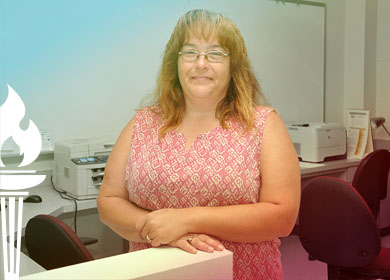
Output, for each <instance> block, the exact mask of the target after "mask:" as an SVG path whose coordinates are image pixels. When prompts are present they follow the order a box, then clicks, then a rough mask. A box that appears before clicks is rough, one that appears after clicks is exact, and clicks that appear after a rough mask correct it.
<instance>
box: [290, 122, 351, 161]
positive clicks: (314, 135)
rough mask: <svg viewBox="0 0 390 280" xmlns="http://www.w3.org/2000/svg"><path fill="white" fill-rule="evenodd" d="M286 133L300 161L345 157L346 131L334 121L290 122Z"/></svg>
mask: <svg viewBox="0 0 390 280" xmlns="http://www.w3.org/2000/svg"><path fill="white" fill-rule="evenodd" d="M287 129H288V133H289V134H290V138H291V141H292V142H293V144H294V147H295V150H296V151H297V154H298V157H299V159H300V160H301V161H307V162H323V161H326V160H335V159H343V158H346V157H347V133H346V129H345V127H344V126H343V125H340V124H336V123H290V124H287Z"/></svg>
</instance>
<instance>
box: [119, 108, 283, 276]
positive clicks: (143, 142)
mask: <svg viewBox="0 0 390 280" xmlns="http://www.w3.org/2000/svg"><path fill="white" fill-rule="evenodd" d="M272 110H273V109H271V108H269V107H262V106H259V107H257V108H256V129H253V130H251V131H250V132H248V133H246V134H244V135H242V132H243V127H242V125H240V124H239V123H238V122H237V121H234V120H229V121H228V122H227V125H228V127H229V129H224V128H223V127H222V126H219V127H216V128H215V129H213V130H211V131H209V132H207V133H202V134H200V135H199V136H198V138H197V139H196V140H195V142H194V143H193V145H192V146H191V147H190V148H189V149H188V150H187V151H185V137H184V135H182V134H181V133H179V132H176V131H170V132H168V133H167V134H166V135H165V136H164V137H163V138H162V139H161V140H160V141H159V140H158V130H159V128H161V126H162V125H163V123H162V121H161V119H160V117H159V116H158V114H156V113H154V112H153V111H152V110H151V108H150V107H146V108H143V109H141V110H139V111H138V112H137V114H136V117H135V123H134V128H133V137H132V147H131V152H130V157H129V161H128V165H127V168H126V181H127V189H128V192H129V199H130V201H132V202H133V203H135V204H137V205H138V206H140V207H142V208H144V209H148V210H157V209H162V208H186V207H194V206H210V207H215V206H222V205H234V204H249V203H256V202H258V201H259V191H260V185H261V184H260V177H261V176H260V146H261V140H262V136H263V129H264V126H265V123H266V121H267V117H268V116H269V114H270V112H271V111H272ZM221 242H222V243H223V244H224V246H225V248H226V249H228V250H230V251H232V252H233V273H234V279H235V280H244V279H248V280H255V279H267V280H273V279H282V278H283V275H282V266H281V259H280V252H279V245H280V241H279V239H277V238H276V239H274V240H271V241H266V242H258V243H238V242H229V241H226V240H221ZM146 248H150V245H149V244H146V243H134V242H130V251H136V250H141V249H146Z"/></svg>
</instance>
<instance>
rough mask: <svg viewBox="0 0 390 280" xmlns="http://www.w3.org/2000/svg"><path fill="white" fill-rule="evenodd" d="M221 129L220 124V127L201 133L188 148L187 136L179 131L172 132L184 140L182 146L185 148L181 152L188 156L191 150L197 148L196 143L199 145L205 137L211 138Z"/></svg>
mask: <svg viewBox="0 0 390 280" xmlns="http://www.w3.org/2000/svg"><path fill="white" fill-rule="evenodd" d="M220 128H222V126H221V125H220V124H219V125H218V126H216V127H214V128H212V129H210V130H209V131H206V132H202V133H199V134H198V135H197V136H196V138H195V140H194V141H193V142H192V143H191V145H190V146H188V148H187V147H186V146H187V145H186V144H187V137H186V135H185V134H184V133H183V132H179V131H177V130H172V132H173V133H174V134H176V135H177V136H178V137H180V138H182V139H183V143H182V145H184V147H181V148H182V149H181V151H182V153H183V154H188V153H189V152H190V151H191V150H193V149H194V147H195V145H196V143H197V142H198V141H200V140H201V139H203V138H204V137H207V136H210V135H211V134H213V133H215V132H216V131H217V130H219V129H220Z"/></svg>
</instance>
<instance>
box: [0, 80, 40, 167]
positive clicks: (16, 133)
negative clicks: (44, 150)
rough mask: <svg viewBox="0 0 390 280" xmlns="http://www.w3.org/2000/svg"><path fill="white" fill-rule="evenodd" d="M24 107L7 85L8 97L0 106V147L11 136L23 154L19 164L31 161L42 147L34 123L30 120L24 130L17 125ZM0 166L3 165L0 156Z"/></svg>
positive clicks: (22, 114) (23, 113)
mask: <svg viewBox="0 0 390 280" xmlns="http://www.w3.org/2000/svg"><path fill="white" fill-rule="evenodd" d="M25 112H26V109H25V107H24V103H23V101H22V99H21V98H20V97H19V95H18V94H17V93H16V92H15V91H14V90H13V89H12V88H11V87H10V86H9V85H8V98H7V100H6V101H5V103H4V104H3V106H1V107H0V147H2V146H3V144H4V142H5V141H6V140H7V139H8V138H10V137H12V138H13V140H14V142H15V143H16V144H17V145H18V146H19V148H20V155H22V154H24V158H23V161H22V162H21V163H20V164H19V166H26V165H28V164H30V163H32V162H33V161H34V160H35V159H36V158H37V157H38V155H39V153H40V151H41V147H42V139H41V134H40V133H39V130H38V128H37V127H36V125H35V124H34V123H33V122H32V121H31V120H30V123H29V126H28V128H27V129H26V130H25V131H24V130H22V129H21V128H20V127H19V123H20V122H21V121H22V119H23V117H24V115H25ZM0 167H5V166H4V164H3V162H2V161H1V158H0Z"/></svg>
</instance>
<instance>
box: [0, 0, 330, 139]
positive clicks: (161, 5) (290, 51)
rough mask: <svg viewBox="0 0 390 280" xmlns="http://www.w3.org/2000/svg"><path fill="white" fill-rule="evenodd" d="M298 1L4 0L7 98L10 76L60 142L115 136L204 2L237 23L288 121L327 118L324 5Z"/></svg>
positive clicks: (2, 80)
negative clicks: (179, 28)
mask: <svg viewBox="0 0 390 280" xmlns="http://www.w3.org/2000/svg"><path fill="white" fill-rule="evenodd" d="M300 2H301V4H300V5H297V4H295V3H289V2H287V1H286V2H283V1H278V2H277V1H272V0H243V1H236V0H213V1H209V0H187V1H184V0H166V1H158V0H145V1H127V0H115V1H111V0H101V1H94V0H83V1H79V0H56V1H48V0H34V1H28V0H24V1H22V0H21V1H18V3H17V4H16V3H15V1H11V0H5V1H3V2H2V3H1V5H2V6H1V7H0V8H1V9H0V10H1V12H0V18H1V20H0V24H2V26H3V27H4V29H3V31H2V33H1V34H0V47H1V52H0V59H1V61H3V62H4V64H3V65H4V67H0V104H2V103H4V101H5V99H6V97H7V88H6V84H9V85H11V86H12V87H13V88H14V89H15V91H16V92H17V93H18V94H19V96H20V97H21V98H22V100H23V101H24V103H25V106H26V116H25V119H24V122H23V123H24V124H27V123H28V120H29V119H31V120H33V121H34V123H35V124H36V125H37V126H38V127H39V128H40V129H41V130H45V131H48V132H49V133H50V134H51V136H52V139H54V141H57V140H60V139H70V138H84V137H95V136H100V135H113V136H115V137H116V136H117V135H118V134H119V133H120V131H121V129H122V128H123V127H124V126H125V125H126V123H127V122H128V121H129V120H130V118H131V117H132V116H133V115H134V113H135V109H136V108H138V107H139V106H140V103H141V102H142V100H143V99H144V97H145V96H147V95H148V94H149V93H151V92H152V91H153V89H154V86H155V81H156V78H157V73H158V71H159V67H160V64H161V59H162V53H163V50H164V47H165V44H166V43H167V41H168V39H169V37H170V34H171V32H172V30H173V28H174V26H175V24H176V22H177V20H178V18H179V17H180V16H182V15H183V14H184V13H185V12H186V11H188V10H190V9H194V8H204V9H209V10H212V11H216V12H220V13H222V14H223V15H225V16H227V17H229V18H231V19H232V20H233V21H234V22H235V23H236V24H237V26H238V28H239V29H240V30H241V33H242V35H243V37H244V39H245V41H246V45H247V49H248V53H249V56H250V60H251V63H252V66H253V69H254V71H255V73H256V76H257V78H258V79H259V81H260V85H261V88H262V90H263V92H264V94H265V96H266V97H267V98H268V100H269V102H270V104H271V106H273V107H274V108H276V110H277V111H278V112H279V113H280V114H281V116H282V118H283V119H284V120H285V121H286V122H291V121H299V122H307V121H313V122H320V121H323V115H324V95H325V92H324V84H325V83H324V73H325V69H324V68H325V65H324V60H325V59H324V58H325V57H324V55H325V5H324V4H318V5H310V4H302V3H304V2H305V1H300ZM305 3H307V2H305ZM23 123H22V124H21V126H23Z"/></svg>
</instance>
